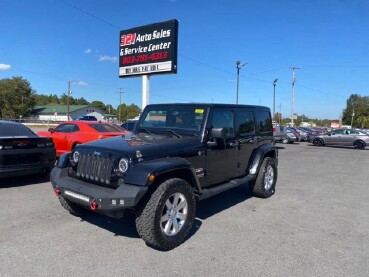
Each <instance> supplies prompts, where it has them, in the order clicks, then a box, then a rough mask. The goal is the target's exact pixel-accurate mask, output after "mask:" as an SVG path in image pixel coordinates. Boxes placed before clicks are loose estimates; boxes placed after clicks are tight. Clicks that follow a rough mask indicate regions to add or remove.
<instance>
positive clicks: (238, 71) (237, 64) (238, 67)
mask: <svg viewBox="0 0 369 277" xmlns="http://www.w3.org/2000/svg"><path fill="white" fill-rule="evenodd" d="M246 64H247V63H244V64H242V65H241V62H240V61H236V68H237V95H236V104H238V87H239V82H240V69H241V68H242V67H243V66H245V65H246Z"/></svg>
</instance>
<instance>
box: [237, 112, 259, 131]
mask: <svg viewBox="0 0 369 277" xmlns="http://www.w3.org/2000/svg"><path fill="white" fill-rule="evenodd" d="M237 128H238V134H239V135H240V136H244V135H247V134H250V133H253V132H255V122H254V113H253V112H251V111H238V112H237Z"/></svg>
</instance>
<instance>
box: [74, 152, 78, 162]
mask: <svg viewBox="0 0 369 277" xmlns="http://www.w3.org/2000/svg"><path fill="white" fill-rule="evenodd" d="M78 158H79V152H78V151H74V152H73V161H74V162H75V163H78Z"/></svg>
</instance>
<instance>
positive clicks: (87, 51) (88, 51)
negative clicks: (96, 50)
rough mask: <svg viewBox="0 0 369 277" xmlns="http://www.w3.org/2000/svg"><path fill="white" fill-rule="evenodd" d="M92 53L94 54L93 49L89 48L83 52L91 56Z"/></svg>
mask: <svg viewBox="0 0 369 277" xmlns="http://www.w3.org/2000/svg"><path fill="white" fill-rule="evenodd" d="M91 52H92V49H91V48H88V49H86V50H85V51H83V53H85V54H90V53H91Z"/></svg>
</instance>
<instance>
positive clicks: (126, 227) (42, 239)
mask: <svg viewBox="0 0 369 277" xmlns="http://www.w3.org/2000/svg"><path fill="white" fill-rule="evenodd" d="M277 146H278V147H279V148H280V152H279V155H280V157H279V176H278V183H277V192H276V194H275V195H274V196H273V197H272V198H269V199H258V198H255V197H252V196H251V194H250V193H248V192H247V191H246V190H245V188H243V187H239V188H236V189H233V190H231V191H227V192H225V193H222V194H220V195H217V196H215V197H213V198H210V199H207V200H204V201H202V202H200V203H198V206H197V217H196V222H195V224H194V227H193V229H192V233H191V235H190V236H189V238H188V239H187V241H186V242H185V243H184V244H182V245H181V246H179V247H178V248H176V249H174V250H172V251H168V252H161V251H157V250H154V249H152V248H150V247H148V246H146V245H145V243H144V242H143V240H141V239H140V238H139V237H138V234H137V232H136V229H135V225H134V216H133V215H127V216H126V217H125V218H123V219H120V220H117V219H111V218H108V217H105V216H102V215H92V216H87V217H85V218H83V219H81V218H78V217H74V216H71V215H70V214H68V213H67V211H65V210H64V209H63V208H62V207H61V205H60V204H59V202H58V200H57V198H56V197H55V196H54V194H53V191H52V189H51V184H50V182H49V181H48V179H47V178H42V177H35V176H33V177H32V176H31V177H29V176H28V177H25V178H18V179H5V180H0V203H1V209H0V276H68V275H70V276H118V275H119V276H324V277H328V276H345V277H346V276H369V201H368V199H369V170H368V167H369V148H367V149H366V150H355V149H353V148H333V147H330V148H329V147H323V148H318V147H314V146H312V145H311V144H309V143H305V142H304V143H295V144H291V145H285V144H277Z"/></svg>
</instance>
